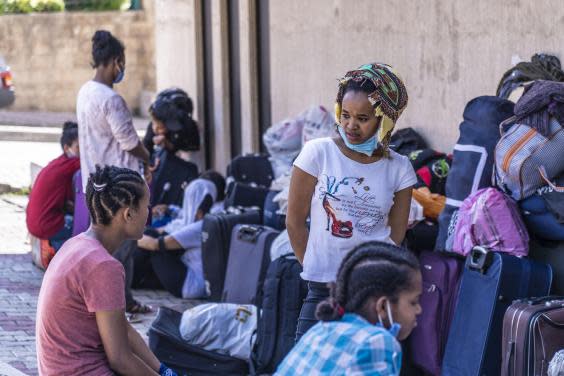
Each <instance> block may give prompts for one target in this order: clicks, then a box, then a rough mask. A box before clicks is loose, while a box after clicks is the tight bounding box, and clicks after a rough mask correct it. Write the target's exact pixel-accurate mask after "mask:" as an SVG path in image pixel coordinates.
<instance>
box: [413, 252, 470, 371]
mask: <svg viewBox="0 0 564 376" xmlns="http://www.w3.org/2000/svg"><path fill="white" fill-rule="evenodd" d="M419 263H420V264H421V274H422V277H423V293H422V294H421V298H420V302H421V308H422V313H421V315H419V316H418V317H417V326H416V327H415V329H414V330H413V332H412V333H411V336H410V341H411V349H412V354H411V360H412V362H413V364H414V365H416V366H417V367H419V368H420V369H421V370H423V371H425V372H426V373H427V374H430V375H435V376H439V375H440V373H441V363H442V358H443V353H444V349H445V346H446V342H447V337H448V333H449V328H450V323H451V321H452V316H453V312H454V306H455V304H456V297H457V294H458V286H459V283H460V276H461V274H462V270H463V268H464V260H463V259H460V258H458V257H453V256H447V255H445V254H444V253H438V252H428V251H423V252H421V255H420V257H419Z"/></svg>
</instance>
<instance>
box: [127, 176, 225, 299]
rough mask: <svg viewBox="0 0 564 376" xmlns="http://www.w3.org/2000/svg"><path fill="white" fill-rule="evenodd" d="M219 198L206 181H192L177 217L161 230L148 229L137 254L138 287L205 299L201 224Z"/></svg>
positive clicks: (134, 278)
mask: <svg viewBox="0 0 564 376" xmlns="http://www.w3.org/2000/svg"><path fill="white" fill-rule="evenodd" d="M216 198H217V188H216V186H215V184H214V183H213V182H211V181H210V180H206V179H201V178H200V179H196V180H194V181H192V182H191V183H190V184H189V185H188V187H186V190H185V192H184V202H183V206H182V210H181V211H180V214H179V216H178V218H176V219H175V220H173V221H172V222H170V223H169V224H168V225H166V226H165V227H164V228H162V229H161V230H156V229H149V230H147V231H145V235H144V236H143V238H141V239H140V240H138V241H137V245H138V246H139V249H138V250H137V251H136V252H135V253H134V256H133V257H134V276H133V284H134V286H135V287H143V288H161V287H162V288H164V289H165V290H167V291H168V292H170V293H171V294H173V295H174V296H178V297H182V298H186V299H188V298H192V299H193V298H203V297H205V296H206V287H205V281H204V272H203V267H202V249H201V237H202V224H203V218H204V216H205V215H206V214H207V213H208V212H209V211H210V209H211V207H212V205H213V203H214V201H215V200H216Z"/></svg>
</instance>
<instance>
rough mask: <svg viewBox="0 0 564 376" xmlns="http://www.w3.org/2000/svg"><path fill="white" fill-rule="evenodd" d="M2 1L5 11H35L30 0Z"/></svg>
mask: <svg viewBox="0 0 564 376" xmlns="http://www.w3.org/2000/svg"><path fill="white" fill-rule="evenodd" d="M2 3H3V4H2V8H3V12H4V13H31V12H32V11H33V7H32V6H31V1H30V0H4V1H2Z"/></svg>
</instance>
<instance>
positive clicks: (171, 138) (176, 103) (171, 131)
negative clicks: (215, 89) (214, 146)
mask: <svg viewBox="0 0 564 376" xmlns="http://www.w3.org/2000/svg"><path fill="white" fill-rule="evenodd" d="M192 111H193V105H192V100H191V99H190V97H189V96H188V94H186V92H185V91H184V90H182V89H178V88H170V89H166V90H164V91H162V92H160V93H159V95H158V96H157V99H156V100H155V101H154V102H153V103H152V104H151V106H150V107H149V114H150V115H151V123H150V124H149V126H148V128H147V132H146V133H145V137H144V138H143V144H144V145H145V147H146V148H147V150H149V153H151V156H152V157H153V159H154V160H155V164H156V165H158V162H157V160H156V159H157V158H158V155H156V154H158V153H157V152H158V151H159V150H166V151H168V152H171V153H176V152H177V151H179V150H182V151H197V150H200V134H199V131H198V124H197V123H196V122H195V121H194V119H192Z"/></svg>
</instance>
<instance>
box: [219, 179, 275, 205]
mask: <svg viewBox="0 0 564 376" xmlns="http://www.w3.org/2000/svg"><path fill="white" fill-rule="evenodd" d="M268 192H269V190H268V188H265V187H260V186H252V185H249V184H243V183H232V184H230V185H229V187H228V189H227V194H226V196H225V203H224V205H225V207H226V208H229V207H231V206H243V207H258V208H260V209H261V210H262V209H263V208H264V200H265V198H266V195H267V194H268Z"/></svg>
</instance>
